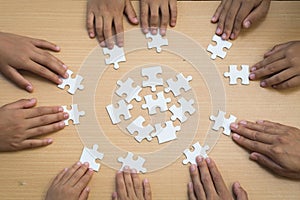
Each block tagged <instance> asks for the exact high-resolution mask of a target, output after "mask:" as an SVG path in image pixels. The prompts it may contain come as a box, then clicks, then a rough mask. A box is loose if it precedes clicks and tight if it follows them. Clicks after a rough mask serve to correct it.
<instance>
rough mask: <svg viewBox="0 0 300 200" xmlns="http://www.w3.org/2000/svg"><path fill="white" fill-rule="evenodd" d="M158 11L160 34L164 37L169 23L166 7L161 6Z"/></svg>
mask: <svg viewBox="0 0 300 200" xmlns="http://www.w3.org/2000/svg"><path fill="white" fill-rule="evenodd" d="M160 11H161V22H160V34H161V35H162V36H164V35H166V30H167V26H168V22H169V9H168V5H162V6H161V7H160Z"/></svg>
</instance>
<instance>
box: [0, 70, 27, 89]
mask: <svg viewBox="0 0 300 200" xmlns="http://www.w3.org/2000/svg"><path fill="white" fill-rule="evenodd" d="M2 74H3V75H4V76H5V77H7V78H8V79H10V80H11V81H12V82H14V83H15V84H17V86H19V87H20V88H22V89H25V90H27V91H28V92H33V87H32V84H31V83H30V82H29V81H28V80H26V79H25V78H24V77H23V76H22V75H21V74H20V73H19V72H18V71H17V70H16V69H15V68H13V67H11V66H8V67H7V70H3V71H2Z"/></svg>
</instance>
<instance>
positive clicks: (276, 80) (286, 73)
mask: <svg viewBox="0 0 300 200" xmlns="http://www.w3.org/2000/svg"><path fill="white" fill-rule="evenodd" d="M279 62H280V61H278V62H276V63H278V64H279ZM274 65H275V64H274ZM275 67H277V66H275ZM294 76H295V72H294V71H293V70H291V69H290V68H288V69H286V70H283V71H281V72H279V73H276V74H274V75H273V76H271V77H269V78H267V79H264V80H262V81H261V82H260V86H261V87H271V86H273V85H278V84H280V83H283V82H284V81H287V80H289V79H291V78H293V77H294Z"/></svg>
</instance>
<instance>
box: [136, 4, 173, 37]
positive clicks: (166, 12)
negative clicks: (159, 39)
mask: <svg viewBox="0 0 300 200" xmlns="http://www.w3.org/2000/svg"><path fill="white" fill-rule="evenodd" d="M140 3H141V6H140V9H141V11H140V12H141V26H142V30H143V32H144V33H145V34H146V33H148V31H149V30H148V28H150V31H151V33H152V34H153V35H156V33H157V28H158V27H160V34H161V35H165V34H166V30H167V26H168V24H170V26H171V27H174V26H175V25H176V19H177V0H141V2H140Z"/></svg>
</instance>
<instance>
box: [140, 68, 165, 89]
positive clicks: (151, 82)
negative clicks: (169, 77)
mask: <svg viewBox="0 0 300 200" xmlns="http://www.w3.org/2000/svg"><path fill="white" fill-rule="evenodd" d="M158 74H162V68H161V67H160V66H155V67H148V68H143V69H142V76H146V77H148V80H146V81H143V83H142V86H143V87H151V91H152V92H154V91H156V86H162V85H163V84H164V83H163V79H162V78H157V75H158Z"/></svg>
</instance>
